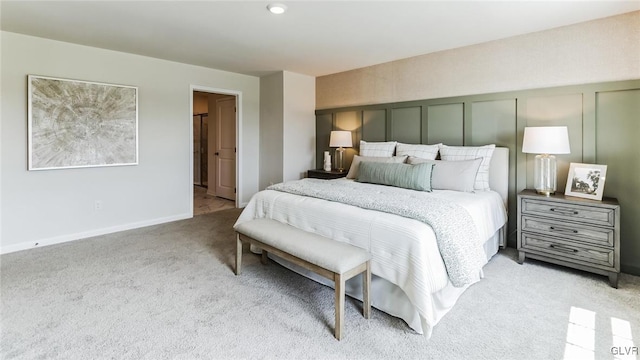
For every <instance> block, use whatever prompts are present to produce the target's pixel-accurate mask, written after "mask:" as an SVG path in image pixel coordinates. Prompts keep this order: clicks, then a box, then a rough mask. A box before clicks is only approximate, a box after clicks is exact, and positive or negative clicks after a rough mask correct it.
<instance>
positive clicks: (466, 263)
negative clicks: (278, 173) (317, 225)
mask: <svg viewBox="0 0 640 360" xmlns="http://www.w3.org/2000/svg"><path fill="white" fill-rule="evenodd" d="M362 185H364V184H361V183H354V182H352V181H344V180H337V181H327V180H318V179H302V180H295V181H289V182H286V183H280V184H276V185H272V186H269V187H268V188H267V189H268V190H277V191H282V192H287V193H291V194H296V195H303V196H310V197H315V198H319V199H324V200H329V201H336V202H341V203H344V204H348V205H353V206H357V207H361V208H364V209H370V210H377V211H382V212H387V213H391V214H395V215H400V216H403V217H407V218H412V219H415V220H418V221H422V222H424V223H426V224H428V225H429V226H431V228H432V229H433V231H434V233H435V234H436V239H437V241H438V247H439V249H440V254H441V256H442V259H443V261H444V264H445V266H446V268H447V273H448V275H449V279H450V280H451V283H452V284H453V285H454V286H455V287H462V286H465V285H467V284H471V283H473V282H475V281H477V280H478V279H479V276H480V270H481V269H482V266H483V264H484V263H485V260H486V259H485V255H484V251H483V250H482V245H481V242H480V239H479V236H478V233H477V231H476V229H475V225H474V224H473V220H472V219H471V216H470V215H469V213H468V212H467V211H466V210H465V209H464V208H462V207H461V206H458V205H455V204H452V203H450V202H448V201H445V200H442V199H439V198H436V197H434V196H431V193H428V192H422V191H414V190H407V189H401V188H396V187H391V186H380V185H368V186H362ZM364 189H367V191H363V190H364Z"/></svg>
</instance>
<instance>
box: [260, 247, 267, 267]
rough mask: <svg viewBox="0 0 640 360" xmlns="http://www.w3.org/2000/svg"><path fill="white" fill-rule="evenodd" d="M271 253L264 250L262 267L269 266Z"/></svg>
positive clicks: (261, 259)
mask: <svg viewBox="0 0 640 360" xmlns="http://www.w3.org/2000/svg"><path fill="white" fill-rule="evenodd" d="M268 255H269V253H268V252H267V250H262V257H261V258H260V262H261V263H262V265H267V264H268V263H269V256H268Z"/></svg>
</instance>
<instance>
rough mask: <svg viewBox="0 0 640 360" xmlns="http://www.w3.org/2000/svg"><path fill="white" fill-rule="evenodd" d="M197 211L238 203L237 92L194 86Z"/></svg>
mask: <svg viewBox="0 0 640 360" xmlns="http://www.w3.org/2000/svg"><path fill="white" fill-rule="evenodd" d="M192 99H193V100H192V110H193V111H192V114H193V132H192V134H193V138H192V141H193V148H192V149H193V154H192V155H193V163H192V166H193V172H192V175H193V215H201V214H206V213H210V212H214V211H219V210H224V209H229V208H235V207H236V197H237V196H236V194H237V186H236V178H237V176H236V173H237V171H236V167H237V160H236V157H237V144H236V143H237V140H236V139H237V136H236V131H237V130H236V129H237V123H238V116H237V111H236V109H237V102H238V96H237V95H235V94H228V93H220V92H215V91H203V90H201V89H192Z"/></svg>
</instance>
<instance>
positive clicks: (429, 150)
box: [396, 143, 442, 160]
mask: <svg viewBox="0 0 640 360" xmlns="http://www.w3.org/2000/svg"><path fill="white" fill-rule="evenodd" d="M440 145H442V144H434V145H422V144H403V143H397V144H396V155H408V156H415V157H418V158H421V159H430V160H435V158H436V157H437V156H438V149H439V148H440Z"/></svg>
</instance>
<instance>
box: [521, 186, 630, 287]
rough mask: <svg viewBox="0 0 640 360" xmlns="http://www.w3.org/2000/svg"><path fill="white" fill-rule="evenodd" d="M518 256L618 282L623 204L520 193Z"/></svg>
mask: <svg viewBox="0 0 640 360" xmlns="http://www.w3.org/2000/svg"><path fill="white" fill-rule="evenodd" d="M518 255H519V256H518V262H519V263H521V264H522V263H523V262H524V260H525V258H527V257H528V258H532V259H537V260H543V261H547V262H550V263H554V264H558V265H564V266H568V267H572V268H575V269H580V270H584V271H590V272H593V273H597V274H601V275H607V276H609V284H610V285H611V286H612V287H615V288H617V287H618V273H620V205H619V204H618V201H617V200H616V199H612V198H604V199H603V200H602V201H594V200H588V199H582V198H576V197H571V196H564V194H561V193H556V194H555V195H551V196H544V195H538V194H536V192H535V190H524V191H522V192H520V193H519V194H518Z"/></svg>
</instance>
